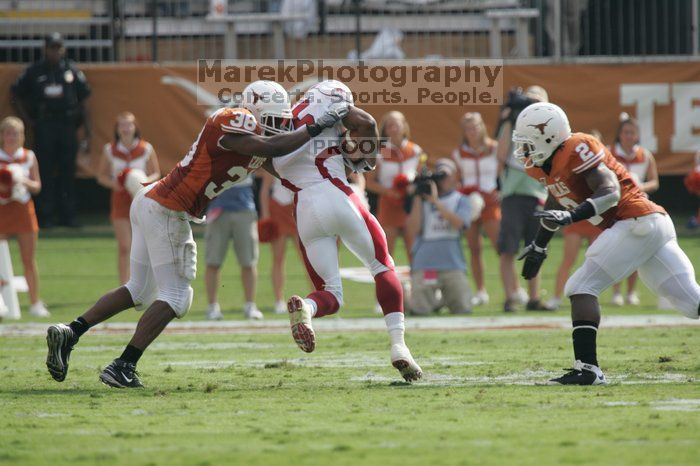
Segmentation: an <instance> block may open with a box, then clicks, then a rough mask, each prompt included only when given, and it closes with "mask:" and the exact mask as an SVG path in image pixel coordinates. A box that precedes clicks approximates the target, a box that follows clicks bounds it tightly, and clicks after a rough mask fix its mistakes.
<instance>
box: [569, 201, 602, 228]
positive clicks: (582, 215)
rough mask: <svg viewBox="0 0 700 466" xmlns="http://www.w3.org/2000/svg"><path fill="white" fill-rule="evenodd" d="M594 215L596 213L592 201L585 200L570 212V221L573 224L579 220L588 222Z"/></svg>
mask: <svg viewBox="0 0 700 466" xmlns="http://www.w3.org/2000/svg"><path fill="white" fill-rule="evenodd" d="M595 215H596V211H595V205H593V201H591V200H590V199H586V200H585V201H584V202H582V203H581V204H579V205H578V207H576V208H575V209H574V210H572V211H571V221H572V223H573V222H579V221H581V220H588V219H589V218H591V217H593V216H595Z"/></svg>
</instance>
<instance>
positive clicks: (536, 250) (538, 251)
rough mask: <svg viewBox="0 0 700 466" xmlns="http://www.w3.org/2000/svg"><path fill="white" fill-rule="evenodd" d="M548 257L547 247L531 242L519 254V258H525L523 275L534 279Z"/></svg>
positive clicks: (526, 278) (527, 278)
mask: <svg viewBox="0 0 700 466" xmlns="http://www.w3.org/2000/svg"><path fill="white" fill-rule="evenodd" d="M546 258H547V248H541V247H539V246H537V245H536V244H535V243H530V244H529V245H528V246H527V247H526V248H525V249H523V252H521V253H520V256H518V260H523V259H525V263H524V264H523V273H522V277H523V278H524V279H525V280H532V279H533V278H535V277H536V276H537V274H538V273H539V271H540V267H542V262H544V260H545V259H546Z"/></svg>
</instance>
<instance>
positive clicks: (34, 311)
mask: <svg viewBox="0 0 700 466" xmlns="http://www.w3.org/2000/svg"><path fill="white" fill-rule="evenodd" d="M29 313H30V314H31V315H33V316H34V317H50V316H51V313H50V312H49V310H48V309H46V304H44V303H43V302H42V301H37V302H35V303H34V304H32V305H31V306H29Z"/></svg>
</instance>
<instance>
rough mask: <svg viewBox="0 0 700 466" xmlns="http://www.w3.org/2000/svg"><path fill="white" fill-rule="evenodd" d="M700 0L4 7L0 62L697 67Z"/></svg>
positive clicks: (161, 0) (111, 0)
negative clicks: (676, 62)
mask: <svg viewBox="0 0 700 466" xmlns="http://www.w3.org/2000/svg"><path fill="white" fill-rule="evenodd" d="M699 2H700V0H391V1H387V0H21V1H19V0H0V62H30V61H33V60H36V59H37V58H39V57H40V56H41V53H42V45H43V42H42V41H43V37H44V36H46V35H47V34H48V33H50V32H52V31H60V32H62V33H63V34H64V36H65V37H66V46H67V50H68V54H69V56H70V57H71V58H74V59H76V60H79V61H82V62H138V61H160V62H169V61H192V60H196V59H199V58H240V59H270V58H288V59H290V58H291V59H294V58H335V59H338V58H355V57H358V55H359V56H361V57H372V58H380V59H381V58H411V59H416V58H426V57H427V58H432V59H439V58H459V57H489V58H518V59H522V58H526V59H531V58H539V59H545V60H552V61H556V60H569V59H581V58H580V57H586V58H598V57H637V58H648V57H665V56H674V57H696V56H698V54H699V52H700V51H699V47H698V37H699V36H698V15H699V12H698V3H699ZM358 51H359V52H358Z"/></svg>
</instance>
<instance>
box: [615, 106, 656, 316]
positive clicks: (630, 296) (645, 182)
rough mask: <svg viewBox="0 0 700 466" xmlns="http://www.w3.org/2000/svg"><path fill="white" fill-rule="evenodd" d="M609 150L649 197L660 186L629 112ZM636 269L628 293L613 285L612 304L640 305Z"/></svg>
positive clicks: (647, 152) (637, 126)
mask: <svg viewBox="0 0 700 466" xmlns="http://www.w3.org/2000/svg"><path fill="white" fill-rule="evenodd" d="M609 149H610V152H612V154H613V155H614V156H615V158H616V159H617V161H618V162H620V163H621V164H622V165H624V166H625V168H627V171H628V172H629V173H630V175H632V179H633V180H634V182H635V183H637V186H639V189H640V190H641V191H642V192H643V193H645V194H646V195H647V196H648V195H649V194H651V193H653V192H654V191H656V190H658V189H659V173H658V171H657V169H656V160H655V159H654V156H653V155H652V153H651V152H649V151H648V150H647V149H645V148H644V147H642V146H640V145H639V124H638V123H637V120H635V119H634V118H631V117H630V116H629V115H628V114H627V113H624V112H623V113H621V114H620V125H619V126H618V128H617V135H616V136H615V144H613V145H612V146H610V147H609ZM638 278H639V276H638V274H637V272H634V273H633V274H632V275H630V276H629V277H627V295H626V296H625V298H623V297H622V293H621V286H620V283H616V284H615V285H613V296H612V299H611V303H612V304H614V305H615V306H622V305H623V304H625V303H627V304H629V305H632V306H639V296H638V295H637V292H636V286H637V279H638Z"/></svg>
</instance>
